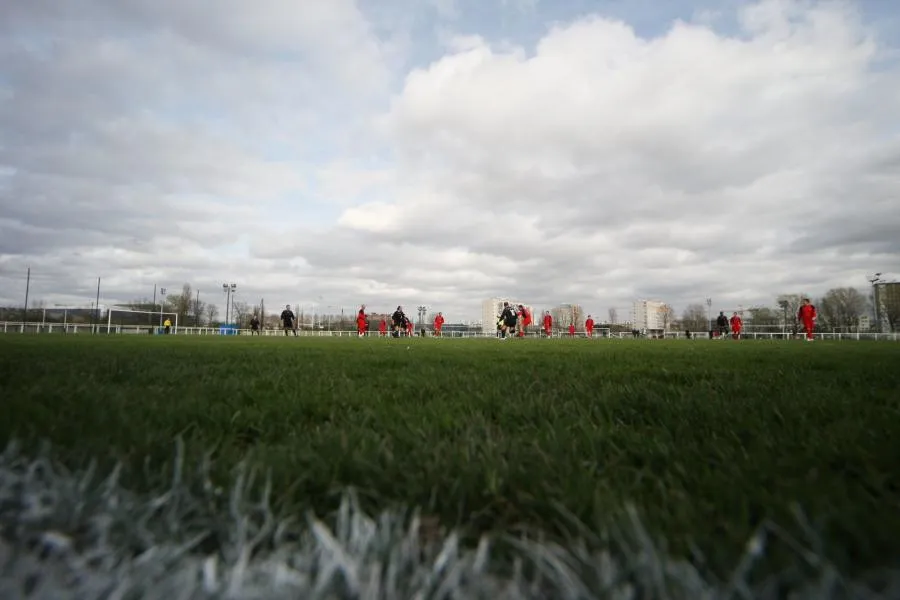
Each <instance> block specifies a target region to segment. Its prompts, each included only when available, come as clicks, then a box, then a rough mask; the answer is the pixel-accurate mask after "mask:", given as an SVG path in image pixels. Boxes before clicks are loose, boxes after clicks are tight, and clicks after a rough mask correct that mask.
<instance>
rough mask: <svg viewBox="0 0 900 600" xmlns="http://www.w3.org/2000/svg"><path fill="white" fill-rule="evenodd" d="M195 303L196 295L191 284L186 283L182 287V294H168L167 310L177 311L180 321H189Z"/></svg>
mask: <svg viewBox="0 0 900 600" xmlns="http://www.w3.org/2000/svg"><path fill="white" fill-rule="evenodd" d="M193 303H194V297H193V290H191V284H189V283H185V284H184V285H183V286H182V287H181V293H180V294H169V295H168V296H166V311H167V312H173V313H176V314H177V315H178V322H179V323H187V322H188V315H190V314H191V309H192V307H193Z"/></svg>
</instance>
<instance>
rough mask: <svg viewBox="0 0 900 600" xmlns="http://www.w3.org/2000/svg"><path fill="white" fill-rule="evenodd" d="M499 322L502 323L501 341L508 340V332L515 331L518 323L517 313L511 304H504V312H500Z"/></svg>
mask: <svg viewBox="0 0 900 600" xmlns="http://www.w3.org/2000/svg"><path fill="white" fill-rule="evenodd" d="M498 320H499V323H500V339H506V332H508V331H510V330H512V331H515V329H516V321H518V317H517V316H516V311H514V310H513V309H512V307H511V306H510V305H509V302H504V303H503V310H502V311H501V312H500V317H499V319H498Z"/></svg>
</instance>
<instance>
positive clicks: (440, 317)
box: [434, 313, 444, 337]
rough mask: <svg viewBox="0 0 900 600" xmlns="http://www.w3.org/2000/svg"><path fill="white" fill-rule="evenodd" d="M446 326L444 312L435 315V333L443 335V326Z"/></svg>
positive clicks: (438, 335) (439, 335)
mask: <svg viewBox="0 0 900 600" xmlns="http://www.w3.org/2000/svg"><path fill="white" fill-rule="evenodd" d="M443 326H444V314H443V313H438V314H437V315H436V316H435V317H434V335H435V336H437V337H441V328H442V327H443Z"/></svg>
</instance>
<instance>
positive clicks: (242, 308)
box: [231, 300, 250, 329]
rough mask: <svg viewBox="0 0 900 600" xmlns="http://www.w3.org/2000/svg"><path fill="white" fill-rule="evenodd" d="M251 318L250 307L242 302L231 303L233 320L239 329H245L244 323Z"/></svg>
mask: <svg viewBox="0 0 900 600" xmlns="http://www.w3.org/2000/svg"><path fill="white" fill-rule="evenodd" d="M249 317H250V306H249V305H248V304H247V303H246V302H243V301H241V300H236V301H233V302H232V303H231V320H232V321H233V322H234V323H235V325H237V326H238V328H239V329H243V328H244V321H245V320H246V319H249Z"/></svg>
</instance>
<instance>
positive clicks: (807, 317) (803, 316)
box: [797, 298, 818, 342]
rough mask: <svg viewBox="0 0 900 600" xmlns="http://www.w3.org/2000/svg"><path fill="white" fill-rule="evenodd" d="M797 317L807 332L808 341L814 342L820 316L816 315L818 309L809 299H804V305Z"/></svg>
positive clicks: (801, 306)
mask: <svg viewBox="0 0 900 600" xmlns="http://www.w3.org/2000/svg"><path fill="white" fill-rule="evenodd" d="M797 317H798V318H799V319H800V322H801V323H802V324H803V329H804V330H805V331H806V341H807V342H811V341H813V329H815V327H816V318H818V314H817V313H816V307H815V306H813V304H812V303H811V302H810V301H809V298H804V299H803V304H801V305H800V310H799V311H797Z"/></svg>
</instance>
